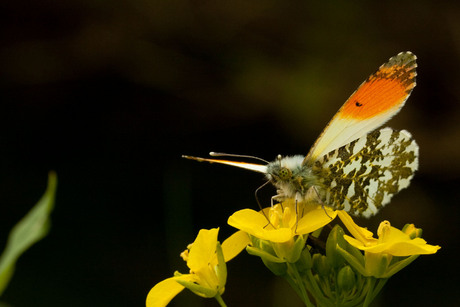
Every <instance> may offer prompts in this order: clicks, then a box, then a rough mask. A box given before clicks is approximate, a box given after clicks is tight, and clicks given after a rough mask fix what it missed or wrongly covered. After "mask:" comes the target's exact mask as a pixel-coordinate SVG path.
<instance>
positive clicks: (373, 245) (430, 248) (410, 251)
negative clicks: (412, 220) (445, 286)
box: [338, 211, 441, 278]
mask: <svg viewBox="0 0 460 307" xmlns="http://www.w3.org/2000/svg"><path fill="white" fill-rule="evenodd" d="M338 215H339V217H340V219H341V220H342V222H343V223H344V224H345V226H346V227H347V229H348V230H349V231H350V233H351V234H352V235H353V236H354V238H353V237H350V236H347V235H344V238H345V240H346V241H347V242H348V243H349V244H350V245H352V246H354V247H355V248H358V249H360V250H363V251H364V267H360V265H359V263H355V265H354V267H355V269H357V270H358V271H361V272H362V274H363V275H364V276H374V277H377V278H389V277H390V276H392V275H393V274H395V273H396V272H398V271H399V270H401V269H402V268H404V267H405V266H407V265H408V264H409V263H411V262H412V261H413V260H415V259H416V258H417V257H418V256H419V255H424V254H434V253H436V252H437V251H438V250H439V249H440V248H441V247H440V246H438V245H430V244H427V242H426V241H425V240H423V239H422V238H419V237H415V236H414V235H412V236H411V233H410V232H409V231H408V230H405V231H401V230H399V229H397V228H395V227H392V226H391V225H390V222H388V221H383V222H382V223H380V226H379V228H378V231H377V235H378V239H375V238H374V237H373V235H372V233H371V232H370V231H368V230H367V229H366V228H362V227H360V226H358V225H356V224H355V223H354V221H353V220H352V218H351V217H350V216H349V215H348V214H347V213H346V212H345V211H340V212H338ZM406 228H408V227H406ZM414 228H415V226H413V225H412V226H411V227H410V231H413V230H412V229H414ZM415 229H416V228H415ZM408 232H409V233H408ZM417 232H418V233H421V230H418V231H417ZM344 256H346V254H345V255H344ZM393 257H406V258H404V259H402V260H399V258H398V259H397V260H396V261H393V262H392V259H393ZM348 260H349V261H350V263H352V262H351V259H348Z"/></svg>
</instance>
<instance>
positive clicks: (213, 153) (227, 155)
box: [209, 151, 269, 164]
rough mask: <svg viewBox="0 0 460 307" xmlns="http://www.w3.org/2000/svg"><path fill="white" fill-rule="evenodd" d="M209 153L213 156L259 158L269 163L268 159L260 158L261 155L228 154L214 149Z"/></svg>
mask: <svg viewBox="0 0 460 307" xmlns="http://www.w3.org/2000/svg"><path fill="white" fill-rule="evenodd" d="M209 155H210V156H212V157H234V158H248V159H254V160H259V161H262V162H265V163H267V164H268V163H269V162H268V161H267V160H264V159H262V158H259V157H254V156H250V155H238V154H228V153H222V152H214V151H211V152H210V153H209Z"/></svg>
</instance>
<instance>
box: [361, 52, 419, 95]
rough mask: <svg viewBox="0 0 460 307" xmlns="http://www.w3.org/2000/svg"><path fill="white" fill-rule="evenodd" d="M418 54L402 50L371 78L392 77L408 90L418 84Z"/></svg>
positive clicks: (391, 78)
mask: <svg viewBox="0 0 460 307" xmlns="http://www.w3.org/2000/svg"><path fill="white" fill-rule="evenodd" d="M416 68H417V56H416V55H415V54H413V53H412V52H410V51H405V52H400V53H398V54H397V55H395V56H394V57H391V58H390V59H389V60H388V62H387V63H385V64H383V65H382V66H380V68H379V70H378V71H377V72H376V73H375V74H373V75H372V76H370V77H369V80H371V79H390V80H396V81H398V82H400V83H401V86H402V87H404V88H405V90H406V92H408V93H410V91H411V90H412V89H413V88H414V87H415V85H416V78H415V77H416V76H417V72H416Z"/></svg>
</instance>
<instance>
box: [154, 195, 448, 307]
mask: <svg viewBox="0 0 460 307" xmlns="http://www.w3.org/2000/svg"><path fill="white" fill-rule="evenodd" d="M337 216H338V217H339V219H340V221H341V222H342V224H343V225H344V226H345V228H346V230H347V231H348V232H349V233H350V234H351V236H350V235H346V234H345V232H344V229H343V228H342V227H340V226H339V225H338V224H336V225H334V226H332V225H331V226H330V227H324V226H326V225H328V224H330V223H331V222H333V221H334V220H336V217H337ZM228 224H229V225H231V226H233V227H235V228H237V229H239V231H238V232H236V233H235V234H234V235H233V236H231V237H230V238H228V239H227V240H225V241H224V243H223V244H222V246H220V244H219V242H218V241H217V232H218V230H217V229H211V230H201V231H200V233H199V234H198V237H197V239H196V240H195V242H194V243H193V244H192V245H191V246H190V247H189V250H188V252H185V253H183V258H184V260H186V261H187V265H188V267H189V268H190V274H183V275H182V274H179V273H176V274H175V276H174V277H172V278H169V279H166V280H164V281H162V282H160V283H159V284H157V285H156V286H155V287H154V288H153V289H152V290H151V291H150V293H149V295H148V297H147V307H156V306H166V305H167V303H168V302H169V301H170V300H171V299H172V298H173V297H174V296H175V295H176V294H177V293H179V292H180V291H181V290H182V289H184V288H188V289H190V290H191V291H193V292H194V293H196V294H198V295H200V296H203V297H214V298H216V299H217V301H218V302H219V303H220V305H221V306H225V303H224V302H223V300H222V298H221V294H222V293H223V291H224V288H225V281H226V275H227V272H226V265H225V262H226V261H229V260H230V259H232V258H233V257H234V256H236V255H237V254H238V253H239V252H240V251H242V250H243V249H246V251H247V252H248V253H249V254H251V255H254V256H258V257H260V258H261V260H262V262H263V263H264V265H265V266H266V267H267V268H268V269H269V270H270V271H271V272H273V274H275V275H276V276H280V277H283V278H284V279H285V280H286V281H287V282H288V283H289V284H290V285H291V287H292V288H293V289H294V290H295V291H296V292H297V294H298V295H299V297H300V299H301V300H302V301H303V302H304V303H305V305H306V306H368V305H369V304H370V303H371V301H372V300H373V299H374V298H375V297H376V295H377V294H378V293H379V291H380V290H381V289H382V287H383V286H384V284H385V283H386V281H387V280H388V278H390V277H391V276H392V275H394V274H396V273H397V272H399V271H400V270H401V269H403V268H404V267H405V266H407V265H408V264H410V263H411V262H412V261H414V260H415V259H416V258H417V257H418V256H419V255H422V254H434V253H436V252H437V250H438V249H439V248H440V247H439V246H434V245H429V244H427V242H426V241H425V240H423V239H422V238H421V237H420V236H421V233H422V231H421V229H418V228H416V227H415V226H414V225H413V224H408V225H406V226H405V227H404V228H403V229H402V230H399V229H397V228H394V227H392V226H391V225H390V223H389V222H388V221H383V222H382V223H381V224H380V226H379V229H378V231H377V236H378V238H374V236H373V234H372V232H370V231H368V230H367V229H366V228H362V227H360V226H358V225H357V224H356V223H355V222H354V221H353V219H352V218H351V217H350V215H348V214H347V213H346V212H345V211H333V210H331V209H329V208H327V207H324V206H321V205H318V204H312V203H309V204H303V203H296V202H295V201H294V200H286V201H284V202H283V203H280V204H277V205H275V206H273V207H270V208H266V209H264V210H263V211H260V212H257V211H254V210H250V209H243V210H240V211H237V212H235V213H234V214H233V215H232V216H230V218H229V219H228ZM328 226H329V225H328ZM326 229H330V231H329V233H327V234H326V233H325V232H326V231H323V230H326Z"/></svg>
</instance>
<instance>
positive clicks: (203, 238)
mask: <svg viewBox="0 0 460 307" xmlns="http://www.w3.org/2000/svg"><path fill="white" fill-rule="evenodd" d="M218 232H219V228H213V229H209V230H207V229H201V230H200V232H199V233H198V236H197V237H196V239H195V242H193V243H192V246H191V248H190V253H189V257H188V261H187V266H188V267H189V268H190V269H191V270H192V271H194V272H197V271H201V270H202V269H207V267H208V264H209V263H211V262H212V258H213V257H215V255H216V245H217V234H218Z"/></svg>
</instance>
